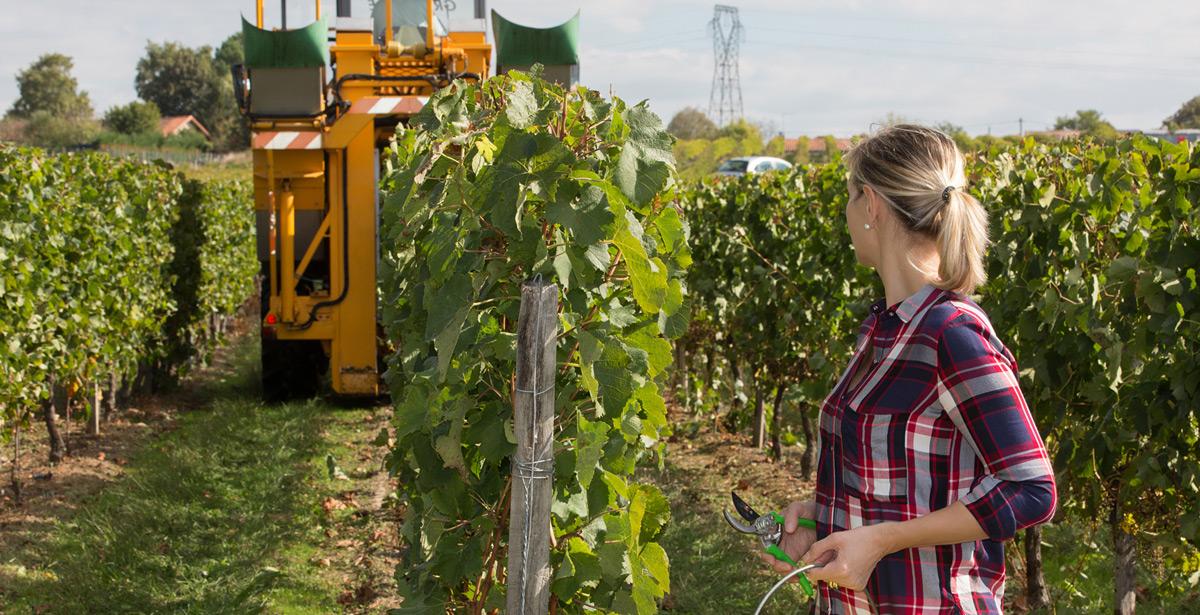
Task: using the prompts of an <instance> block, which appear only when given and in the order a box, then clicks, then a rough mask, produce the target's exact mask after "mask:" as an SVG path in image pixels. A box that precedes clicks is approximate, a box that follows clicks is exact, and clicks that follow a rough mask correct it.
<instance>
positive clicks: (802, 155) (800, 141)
mask: <svg viewBox="0 0 1200 615" xmlns="http://www.w3.org/2000/svg"><path fill="white" fill-rule="evenodd" d="M808 141H809V139H808V137H804V136H801V137H797V138H796V151H795V152H794V153H793V154H792V164H808V163H809V162H810V160H809V157H808Z"/></svg>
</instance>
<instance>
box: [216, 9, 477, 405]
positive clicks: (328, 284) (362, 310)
mask: <svg viewBox="0 0 1200 615" xmlns="http://www.w3.org/2000/svg"><path fill="white" fill-rule="evenodd" d="M350 4H351V3H350V1H349V0H338V2H337V15H336V17H335V21H333V23H332V24H330V23H328V22H327V21H326V19H325V18H324V17H322V16H321V3H320V2H319V0H317V1H316V2H315V8H316V12H315V14H316V20H315V21H314V22H313V23H311V24H309V25H307V26H305V27H302V28H298V29H290V30H289V29H287V28H286V14H287V8H288V6H287V5H288V3H287V1H286V0H284V1H283V2H282V6H281V9H282V11H281V17H282V20H281V21H282V22H283V23H281V24H280V25H281V26H282V27H281V28H279V29H267V28H266V27H265V26H264V24H263V3H262V0H258V2H257V3H256V8H257V13H256V21H255V23H253V24H251V23H249V22H247V21H245V20H243V36H244V44H245V63H244V64H243V65H240V66H236V67H234V69H233V81H234V90H235V95H236V98H237V100H238V102H239V105H240V107H241V110H242V113H243V114H244V115H245V116H246V117H247V118H248V120H249V122H250V130H251V147H252V151H253V168H254V207H255V213H256V216H257V235H258V258H259V261H260V263H261V273H262V279H263V284H262V292H261V299H262V312H261V316H262V321H261V331H262V379H263V393H264V395H265V396H266V397H267V398H268V399H274V400H280V399H285V398H288V397H301V396H311V395H312V394H315V393H316V392H317V391H318V389H319V387H320V385H321V383H322V381H323V378H324V375H325V373H326V372H328V375H329V379H330V384H331V386H332V389H333V392H334V393H335V394H338V395H347V396H371V397H374V396H378V395H380V394H381V393H382V391H383V388H382V386H381V383H380V372H381V370H380V366H381V363H382V357H383V348H384V345H383V343H382V338H383V336H382V332H381V331H380V330H379V327H378V324H377V307H376V269H377V265H378V254H379V252H378V219H379V191H378V183H379V173H380V150H381V149H382V148H384V147H386V146H387V143H388V140H389V139H390V138H391V136H392V134H393V133H394V131H395V128H396V125H397V124H398V123H401V122H407V120H408V118H410V117H412V116H413V115H414V114H416V113H417V112H418V111H420V109H421V108H422V107H423V106H424V104H425V102H426V101H427V100H428V97H429V96H430V95H431V94H433V92H435V91H436V90H438V89H440V88H443V87H446V86H447V85H449V84H450V83H452V82H454V81H455V80H463V79H465V80H479V79H483V78H486V77H487V76H488V74H489V72H490V70H491V67H490V65H489V64H490V62H491V55H492V48H491V45H490V44H489V43H488V41H487V38H486V26H485V20H484V10H485V8H484V2H483V0H473V1H469V2H468V1H460V2H458V3H455V2H450V1H449V0H442V1H438V2H435V0H390V1H389V0H380V1H379V2H377V3H375V5H374V7H373V10H372V14H371V15H369V16H361V17H358V16H354V15H351V7H350ZM331 43H332V44H331Z"/></svg>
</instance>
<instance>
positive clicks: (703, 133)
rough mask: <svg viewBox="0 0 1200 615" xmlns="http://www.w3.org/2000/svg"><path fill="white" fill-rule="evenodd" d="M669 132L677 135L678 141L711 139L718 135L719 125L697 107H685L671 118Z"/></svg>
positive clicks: (668, 126)
mask: <svg viewBox="0 0 1200 615" xmlns="http://www.w3.org/2000/svg"><path fill="white" fill-rule="evenodd" d="M667 132H669V133H671V134H673V135H675V138H676V139H680V140H683V141H687V140H690V139H711V138H713V137H715V136H716V134H717V125H716V124H714V123H713V121H712V120H710V119H708V116H707V115H705V114H704V112H703V111H701V110H699V109H697V108H695V107H685V108H684V109H682V110H680V111H679V112H678V113H676V114H675V116H674V117H672V118H671V123H670V124H668V125H667Z"/></svg>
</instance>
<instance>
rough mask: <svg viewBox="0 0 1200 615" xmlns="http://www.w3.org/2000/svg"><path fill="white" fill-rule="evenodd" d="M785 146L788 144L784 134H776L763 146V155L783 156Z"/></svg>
mask: <svg viewBox="0 0 1200 615" xmlns="http://www.w3.org/2000/svg"><path fill="white" fill-rule="evenodd" d="M785 147H787V145H786V143H785V141H784V138H783V135H775V136H774V137H771V140H770V141H767V144H766V145H764V146H763V155H764V156H774V157H776V158H782V157H783V150H784V148H785Z"/></svg>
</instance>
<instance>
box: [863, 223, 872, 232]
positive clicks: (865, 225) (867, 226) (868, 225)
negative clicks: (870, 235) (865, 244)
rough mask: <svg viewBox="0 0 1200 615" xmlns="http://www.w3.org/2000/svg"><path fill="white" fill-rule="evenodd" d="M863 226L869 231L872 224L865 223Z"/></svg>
mask: <svg viewBox="0 0 1200 615" xmlns="http://www.w3.org/2000/svg"><path fill="white" fill-rule="evenodd" d="M863 228H865V229H867V230H868V231H869V230H871V225H870V224H864V225H863Z"/></svg>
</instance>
